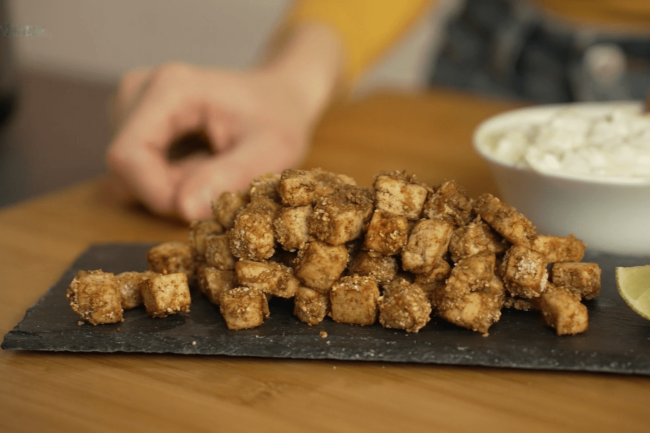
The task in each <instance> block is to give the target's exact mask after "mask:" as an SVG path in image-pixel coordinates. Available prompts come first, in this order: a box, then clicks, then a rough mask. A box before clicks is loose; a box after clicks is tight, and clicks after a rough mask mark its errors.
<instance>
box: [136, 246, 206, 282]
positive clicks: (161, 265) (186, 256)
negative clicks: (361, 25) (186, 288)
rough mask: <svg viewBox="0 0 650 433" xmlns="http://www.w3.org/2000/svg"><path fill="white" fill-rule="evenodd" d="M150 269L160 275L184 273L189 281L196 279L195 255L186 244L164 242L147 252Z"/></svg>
mask: <svg viewBox="0 0 650 433" xmlns="http://www.w3.org/2000/svg"><path fill="white" fill-rule="evenodd" d="M147 262H148V263H149V269H150V270H152V271H154V272H157V273H159V274H176V273H178V272H183V273H184V274H185V275H187V279H188V280H192V278H193V277H194V268H195V266H196V265H195V263H194V254H193V253H192V247H190V245H189V244H188V243H186V242H178V241H172V242H164V243H162V244H160V245H157V246H155V247H153V248H152V249H150V250H149V251H148V252H147Z"/></svg>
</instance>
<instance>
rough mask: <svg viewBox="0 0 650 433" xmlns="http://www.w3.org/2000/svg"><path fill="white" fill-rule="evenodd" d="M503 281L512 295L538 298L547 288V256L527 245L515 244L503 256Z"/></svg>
mask: <svg viewBox="0 0 650 433" xmlns="http://www.w3.org/2000/svg"><path fill="white" fill-rule="evenodd" d="M502 266H503V267H504V272H503V282H504V283H505V286H506V289H508V292H509V293H510V294H511V295H512V296H520V297H522V298H536V297H538V296H539V295H541V294H542V292H543V291H544V290H545V288H546V283H547V280H548V273H547V272H546V257H545V256H544V255H543V254H542V253H538V252H537V251H533V250H531V249H528V248H526V247H521V246H518V245H513V246H512V247H510V249H509V250H508V251H507V252H506V255H505V257H504V258H503V263H502Z"/></svg>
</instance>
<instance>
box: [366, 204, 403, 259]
mask: <svg viewBox="0 0 650 433" xmlns="http://www.w3.org/2000/svg"><path fill="white" fill-rule="evenodd" d="M407 239H408V220H407V219H406V217H403V216H400V215H395V214H392V213H390V212H385V211H381V210H375V212H374V214H373V215H372V219H371V220H370V225H369V226H368V232H367V233H366V237H365V240H364V244H363V248H364V249H366V250H369V251H374V252H376V253H379V254H383V255H386V256H393V255H395V254H399V253H400V251H402V248H404V245H406V241H407Z"/></svg>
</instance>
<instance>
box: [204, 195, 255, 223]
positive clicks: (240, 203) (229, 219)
mask: <svg viewBox="0 0 650 433" xmlns="http://www.w3.org/2000/svg"><path fill="white" fill-rule="evenodd" d="M250 201H251V197H250V193H249V192H248V191H236V192H224V193H221V195H220V196H219V198H217V199H216V200H214V201H213V202H212V215H213V216H214V219H215V220H216V221H217V222H218V223H219V224H221V226H222V227H223V228H224V230H230V229H231V228H233V226H234V225H235V218H236V217H237V215H238V214H239V212H241V211H242V209H244V208H245V207H246V205H247V204H248V203H250Z"/></svg>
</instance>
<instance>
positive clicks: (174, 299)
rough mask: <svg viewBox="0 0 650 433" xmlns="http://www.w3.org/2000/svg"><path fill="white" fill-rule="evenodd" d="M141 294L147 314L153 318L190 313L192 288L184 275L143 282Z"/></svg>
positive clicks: (170, 275)
mask: <svg viewBox="0 0 650 433" xmlns="http://www.w3.org/2000/svg"><path fill="white" fill-rule="evenodd" d="M140 292H141V293H142V299H143V300H144V307H145V308H146V309H147V314H149V315H150V316H151V317H167V316H169V315H171V314H176V313H189V312H190V303H191V298H190V287H189V285H188V284H187V275H186V274H184V273H180V272H179V273H175V274H167V275H158V276H155V277H152V278H148V279H146V280H143V281H142V282H141V283H140Z"/></svg>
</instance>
